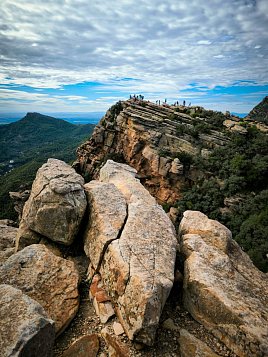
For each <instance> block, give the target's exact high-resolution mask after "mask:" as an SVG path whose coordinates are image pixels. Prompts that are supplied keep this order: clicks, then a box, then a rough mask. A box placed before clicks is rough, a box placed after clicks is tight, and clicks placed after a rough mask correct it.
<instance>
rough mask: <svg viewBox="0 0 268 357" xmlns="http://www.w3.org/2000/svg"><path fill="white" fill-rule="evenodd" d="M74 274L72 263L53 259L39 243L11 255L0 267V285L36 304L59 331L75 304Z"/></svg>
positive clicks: (61, 329) (76, 282) (50, 253)
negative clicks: (4, 285)
mask: <svg viewBox="0 0 268 357" xmlns="http://www.w3.org/2000/svg"><path fill="white" fill-rule="evenodd" d="M78 279H79V276H78V272H77V271H76V269H75V267H74V264H73V262H71V261H68V260H65V259H62V258H60V257H57V256H55V255H54V254H53V253H52V252H51V251H50V250H48V249H47V248H46V247H45V246H44V245H42V244H33V245H30V246H28V247H26V248H24V249H23V250H21V251H20V252H18V253H16V254H13V255H12V256H11V257H9V258H8V259H7V261H6V262H5V263H4V264H3V265H2V266H1V267H0V283H1V284H2V283H6V284H10V285H12V286H14V287H16V288H18V289H21V290H22V291H23V292H24V293H25V294H27V295H29V296H30V297H31V298H32V299H34V300H36V301H37V302H39V304H40V305H41V306H43V308H44V309H45V311H46V313H47V314H48V316H49V317H50V318H52V319H53V320H54V321H55V325H56V333H57V334H59V333H60V332H62V331H63V330H64V329H65V328H66V327H67V325H68V324H69V323H70V321H71V320H72V319H73V317H74V316H75V314H76V312H77V310H78V305H79V296H78V290H77V285H78Z"/></svg>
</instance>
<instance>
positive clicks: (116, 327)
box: [113, 321, 124, 336]
mask: <svg viewBox="0 0 268 357" xmlns="http://www.w3.org/2000/svg"><path fill="white" fill-rule="evenodd" d="M113 329H114V333H115V334H116V336H119V335H122V334H123V333H124V329H123V327H122V325H121V324H120V323H119V322H116V321H115V322H114V323H113Z"/></svg>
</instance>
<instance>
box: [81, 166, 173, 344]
mask: <svg viewBox="0 0 268 357" xmlns="http://www.w3.org/2000/svg"><path fill="white" fill-rule="evenodd" d="M135 174H136V170H135V169H133V168H131V167H129V166H128V165H124V164H118V163H115V162H113V161H111V160H108V161H107V163H106V164H105V166H104V167H103V168H102V169H101V171H100V181H101V182H96V181H93V182H91V183H89V184H87V185H86V186H85V188H86V192H87V195H88V197H89V201H90V202H91V218H90V220H89V221H90V222H92V223H91V224H90V226H89V227H88V229H87V233H86V237H85V251H86V252H87V254H88V255H89V258H90V260H91V262H92V265H93V269H94V270H95V272H99V273H100V274H101V277H102V280H103V283H104V286H105V288H106V290H107V291H108V293H109V295H110V296H111V297H112V299H113V300H114V302H116V304H117V315H118V316H119V319H120V322H121V324H122V325H123V327H124V330H125V332H126V333H127V335H128V337H129V338H130V339H131V340H135V341H139V342H143V343H145V344H147V345H152V344H153V342H154V337H155V332H156V329H157V326H158V323H159V318H160V315H161V312H162V309H163V307H164V304H165V302H166V299H167V297H168V295H169V292H170V290H171V288H172V285H173V278H174V265H175V253H176V252H175V251H176V242H177V241H176V237H175V231H174V227H173V225H172V223H171V221H170V220H169V218H168V217H167V215H166V214H165V212H164V211H163V209H162V207H161V206H159V205H158V204H157V203H156V201H155V199H154V198H153V197H152V196H151V195H150V194H149V193H148V191H147V190H146V189H145V188H144V187H143V186H142V185H141V183H140V182H139V180H137V179H136V178H135ZM105 192H106V198H107V199H108V200H107V203H106V204H105ZM108 202H109V203H108ZM114 212H117V214H116V215H114V214H113V213H114ZM163 242H164V244H163ZM100 258H101V260H100Z"/></svg>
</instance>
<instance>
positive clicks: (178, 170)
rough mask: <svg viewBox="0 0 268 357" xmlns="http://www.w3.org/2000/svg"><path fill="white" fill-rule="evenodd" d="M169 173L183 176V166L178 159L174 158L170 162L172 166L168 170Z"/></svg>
mask: <svg viewBox="0 0 268 357" xmlns="http://www.w3.org/2000/svg"><path fill="white" fill-rule="evenodd" d="M170 172H171V173H173V174H176V175H182V174H183V165H182V163H181V162H180V160H179V159H178V158H175V159H174V160H173V161H172V165H171V168H170Z"/></svg>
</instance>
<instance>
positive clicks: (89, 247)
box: [84, 181, 127, 270]
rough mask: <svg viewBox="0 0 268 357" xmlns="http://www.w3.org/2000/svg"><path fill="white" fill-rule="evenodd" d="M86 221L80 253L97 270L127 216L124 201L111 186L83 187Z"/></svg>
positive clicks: (91, 183)
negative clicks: (87, 206)
mask: <svg viewBox="0 0 268 357" xmlns="http://www.w3.org/2000/svg"><path fill="white" fill-rule="evenodd" d="M84 187H85V192H86V196H87V200H88V203H89V207H90V212H89V214H90V217H89V219H88V225H87V227H86V232H85V235H84V250H85V253H86V254H87V256H88V257H89V259H90V261H91V264H92V265H93V268H94V269H95V270H98V267H99V265H100V264H101V260H102V258H103V255H104V253H105V249H106V248H107V246H108V245H109V243H110V242H112V241H113V240H114V239H117V238H118V236H119V233H120V230H121V228H122V226H123V224H124V221H125V218H126V215H127V205H126V201H125V199H124V197H123V195H122V194H121V192H120V191H119V190H118V189H117V188H116V187H115V186H114V185H113V184H111V183H104V182H99V181H91V182H89V183H87V184H86V185H85V186H84Z"/></svg>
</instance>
